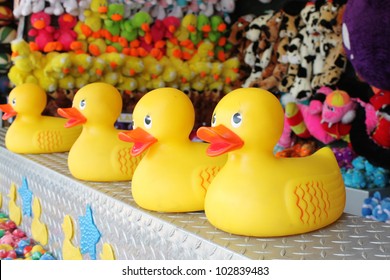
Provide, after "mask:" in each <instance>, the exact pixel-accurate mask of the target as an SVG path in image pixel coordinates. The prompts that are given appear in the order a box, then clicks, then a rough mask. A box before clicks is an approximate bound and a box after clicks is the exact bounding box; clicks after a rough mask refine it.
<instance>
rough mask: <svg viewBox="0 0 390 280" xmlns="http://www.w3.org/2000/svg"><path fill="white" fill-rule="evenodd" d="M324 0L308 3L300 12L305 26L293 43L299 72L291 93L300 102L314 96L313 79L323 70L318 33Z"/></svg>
mask: <svg viewBox="0 0 390 280" xmlns="http://www.w3.org/2000/svg"><path fill="white" fill-rule="evenodd" d="M323 2H324V1H323V0H318V1H316V2H315V3H313V2H308V3H307V4H306V6H305V7H304V8H303V9H302V11H301V12H300V15H301V19H302V24H303V26H302V27H301V28H300V30H299V36H297V37H296V38H294V39H293V40H292V41H295V42H294V43H295V44H296V46H297V50H298V53H299V54H298V56H297V64H299V67H298V72H297V75H296V77H295V80H294V84H293V86H292V87H291V89H290V93H291V94H292V95H293V96H294V98H296V99H298V100H307V99H309V98H310V96H311V95H312V94H313V89H312V87H311V79H312V77H313V74H314V75H316V74H317V73H318V72H320V71H321V70H322V68H323V63H324V58H323V57H321V55H320V52H319V49H320V48H319V45H320V36H319V33H318V19H319V16H320V7H321V5H322V4H323Z"/></svg>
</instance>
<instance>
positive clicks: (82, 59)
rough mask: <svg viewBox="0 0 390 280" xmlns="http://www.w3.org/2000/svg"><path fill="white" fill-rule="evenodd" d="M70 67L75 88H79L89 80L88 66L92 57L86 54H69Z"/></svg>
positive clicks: (91, 61) (90, 64)
mask: <svg viewBox="0 0 390 280" xmlns="http://www.w3.org/2000/svg"><path fill="white" fill-rule="evenodd" d="M70 59H71V62H72V68H71V71H70V74H71V75H72V76H73V78H74V81H75V88H77V89H80V88H82V87H83V86H85V85H86V84H87V83H88V81H89V68H90V67H91V66H92V63H93V59H92V57H91V56H90V55H88V54H73V53H72V54H71V57H70Z"/></svg>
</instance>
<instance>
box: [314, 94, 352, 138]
mask: <svg viewBox="0 0 390 280" xmlns="http://www.w3.org/2000/svg"><path fill="white" fill-rule="evenodd" d="M355 107H356V103H355V102H353V101H352V100H351V98H350V97H349V95H348V93H346V92H345V91H342V90H335V91H333V92H332V93H330V94H328V96H327V97H326V99H325V102H324V106H323V109H322V114H321V125H322V128H323V129H324V130H325V131H326V132H328V133H329V134H330V135H332V136H333V137H334V138H335V139H343V140H345V141H347V142H349V131H350V130H351V122H352V121H353V119H354V118H355Z"/></svg>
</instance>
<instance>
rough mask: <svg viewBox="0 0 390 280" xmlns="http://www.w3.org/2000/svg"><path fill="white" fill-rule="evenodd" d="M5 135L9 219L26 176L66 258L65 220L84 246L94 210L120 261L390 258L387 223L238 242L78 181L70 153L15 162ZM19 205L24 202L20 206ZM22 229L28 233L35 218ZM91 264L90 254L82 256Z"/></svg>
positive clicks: (201, 220) (2, 157)
mask: <svg viewBox="0 0 390 280" xmlns="http://www.w3.org/2000/svg"><path fill="white" fill-rule="evenodd" d="M4 135H5V130H4V129H0V143H1V144H0V146H1V147H0V192H1V193H2V195H3V206H2V211H4V212H6V213H8V209H7V205H8V201H9V198H8V193H9V188H10V186H11V183H12V182H14V183H15V184H17V185H18V186H20V185H21V183H22V178H23V177H26V178H27V180H28V183H29V188H30V190H31V191H32V192H33V195H34V196H36V197H38V198H39V199H40V200H41V204H42V215H41V221H42V222H44V223H46V224H47V226H48V228H49V245H48V250H49V251H51V252H52V253H53V254H54V255H55V256H56V257H57V258H61V254H62V253H61V246H62V241H63V238H64V236H63V232H62V229H61V224H62V222H63V219H64V216H65V215H71V216H72V217H73V219H74V220H75V227H76V231H75V237H74V239H73V242H74V244H75V245H76V246H79V245H80V234H79V230H78V229H79V228H78V223H77V219H78V217H79V216H82V215H84V213H85V208H86V205H87V204H89V205H91V208H92V210H93V216H94V220H95V224H96V226H97V227H98V229H99V231H100V232H101V234H102V238H101V240H100V241H99V243H98V244H97V256H98V259H99V253H100V252H101V249H102V245H103V244H104V243H109V244H111V245H112V247H113V249H114V252H115V255H116V258H117V259H127V260H130V259H334V260H337V259H390V224H385V223H379V222H375V221H372V220H367V219H363V218H361V217H356V216H352V215H347V214H344V215H343V216H342V217H341V218H340V219H339V220H338V221H337V222H336V223H334V224H332V225H330V226H328V227H326V228H323V229H321V230H318V231H315V232H311V233H307V234H302V235H295V236H289V237H282V238H253V237H243V236H236V235H232V234H228V233H225V232H222V231H220V230H217V229H215V228H214V227H213V226H212V225H211V224H209V223H208V221H207V219H206V217H205V215H204V213H203V212H196V213H185V214H166V213H156V212H150V211H146V210H144V209H141V208H139V207H138V206H137V205H136V203H135V202H134V200H133V198H132V196H131V183H130V182H121V183H117V182H113V183H95V182H83V181H78V180H76V179H74V178H73V177H72V175H71V174H70V173H69V170H68V167H67V153H57V154H48V155H18V154H14V153H12V152H10V151H8V150H7V149H5V148H4ZM17 203H18V205H21V201H20V198H18V201H17ZM21 227H22V229H23V230H25V231H26V232H28V233H29V234H31V218H28V217H26V216H23V221H22V225H21ZM83 257H84V258H88V255H84V256H83Z"/></svg>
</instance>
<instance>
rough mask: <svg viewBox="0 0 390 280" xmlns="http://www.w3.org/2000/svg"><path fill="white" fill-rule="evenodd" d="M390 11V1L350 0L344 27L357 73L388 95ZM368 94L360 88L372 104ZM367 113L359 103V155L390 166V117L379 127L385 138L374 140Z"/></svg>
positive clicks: (355, 137)
mask: <svg viewBox="0 0 390 280" xmlns="http://www.w3.org/2000/svg"><path fill="white" fill-rule="evenodd" d="M389 11H390V3H389V2H388V1H386V2H383V3H379V2H375V3H373V2H371V1H367V0H362V1H348V2H347V4H346V7H345V11H344V17H343V29H342V34H343V44H344V50H345V52H346V55H347V58H348V60H349V61H350V63H351V64H352V66H353V68H354V70H355V71H356V73H357V75H358V76H359V78H360V79H361V80H363V81H364V82H366V83H368V84H369V85H370V86H372V87H375V88H377V89H379V90H378V93H380V92H382V93H383V94H384V95H385V94H386V92H387V91H389V90H390V80H389V78H388V77H389V75H390V66H389V65H388V64H387V63H386V61H387V60H388V58H389V57H390V51H389V49H388V48H387V47H385V46H386V45H388V44H389V43H390V41H389V40H390V39H389V38H390V30H389V29H388V28H387V23H386V18H387V16H386V15H387V14H388V13H389ZM364 94H365V91H362V90H360V93H359V94H357V97H358V98H359V99H361V100H363V101H364V102H365V103H366V104H368V103H370V102H369V100H370V99H369V98H370V97H371V96H374V92H372V91H371V92H370V93H369V94H367V95H368V98H367V97H365V96H363V95H364ZM379 96H380V95H379ZM382 98H383V99H382ZM380 99H382V102H381V103H382V105H381V107H383V108H382V109H381V111H382V113H379V114H382V116H388V115H389V113H388V110H389V109H388V108H389V105H388V104H386V102H385V101H384V100H385V99H386V98H384V96H383V97H381V98H380ZM367 113H368V112H367V111H366V107H363V106H358V108H357V113H356V118H355V121H354V122H353V123H352V128H351V132H350V139H351V145H352V147H353V148H354V150H355V151H356V152H357V153H358V154H359V155H362V156H364V157H365V158H367V160H369V161H370V162H371V163H373V164H375V165H377V166H381V167H384V168H386V169H390V148H388V147H385V146H384V145H383V144H386V143H388V142H389V140H386V139H389V137H390V136H389V133H388V131H389V128H388V127H389V126H388V121H387V118H386V117H385V118H381V121H382V125H381V126H383V128H384V129H383V130H379V131H382V133H383V134H382V133H379V134H378V136H379V135H381V136H380V137H379V138H382V140H379V141H378V140H375V139H374V138H375V136H374V137H373V135H372V133H373V131H370V130H369V129H368V127H367V126H366V124H367V121H368V120H369V118H370V116H369V115H368V114H367ZM377 120H379V118H378V119H377ZM377 124H379V122H377ZM386 126H387V128H386ZM374 131H375V130H374ZM381 143H382V144H381Z"/></svg>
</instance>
